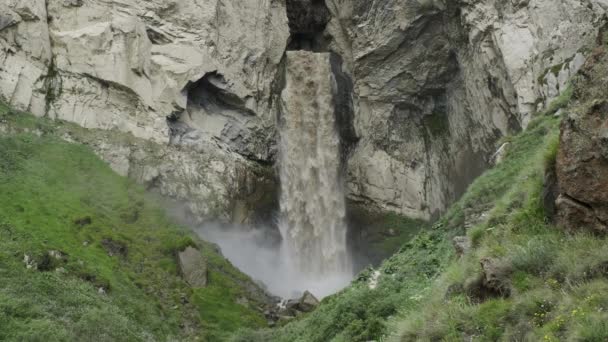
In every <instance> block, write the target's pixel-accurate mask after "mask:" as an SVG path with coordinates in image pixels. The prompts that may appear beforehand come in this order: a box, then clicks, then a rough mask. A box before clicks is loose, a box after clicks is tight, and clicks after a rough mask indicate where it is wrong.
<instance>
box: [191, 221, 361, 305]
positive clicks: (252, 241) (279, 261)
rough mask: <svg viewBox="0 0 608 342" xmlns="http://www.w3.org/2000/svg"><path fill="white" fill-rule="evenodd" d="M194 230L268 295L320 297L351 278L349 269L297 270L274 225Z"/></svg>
mask: <svg viewBox="0 0 608 342" xmlns="http://www.w3.org/2000/svg"><path fill="white" fill-rule="evenodd" d="M194 231H195V232H196V233H197V234H198V235H199V236H200V237H201V238H202V239H203V240H206V241H209V242H213V243H215V244H217V245H218V246H219V247H220V249H221V251H222V254H223V255H224V257H226V258H227V259H228V260H230V262H232V264H233V265H234V266H236V267H237V268H239V269H240V270H241V271H242V272H244V273H246V274H247V275H249V276H250V277H251V278H252V279H253V280H254V281H256V282H257V283H258V284H260V285H261V286H262V287H264V288H265V289H266V290H267V291H268V292H269V293H270V294H272V295H276V296H280V297H282V298H296V297H299V296H301V295H302V293H303V292H304V291H310V292H311V293H312V294H314V295H315V296H316V297H317V298H319V299H321V298H323V297H325V296H328V295H330V294H333V293H336V292H338V291H339V290H341V289H342V288H344V287H346V286H347V285H348V284H349V283H350V281H351V280H352V278H353V272H352V270H351V271H350V272H343V273H336V274H329V275H328V274H324V275H323V276H315V275H310V274H303V273H300V272H298V271H297V269H296V268H295V267H293V266H292V265H293V263H292V261H291V260H290V259H289V257H288V255H289V253H286V251H285V250H284V248H283V243H282V240H281V237H280V235H279V233H278V231H276V229H274V228H270V227H250V226H243V225H225V224H215V223H206V224H203V225H200V226H198V227H197V228H195V229H194ZM275 231H276V232H275Z"/></svg>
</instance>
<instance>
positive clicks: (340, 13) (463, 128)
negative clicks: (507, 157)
mask: <svg viewBox="0 0 608 342" xmlns="http://www.w3.org/2000/svg"><path fill="white" fill-rule="evenodd" d="M327 3H328V7H329V9H330V10H331V12H332V21H331V22H330V24H329V25H328V28H327V32H328V33H329V34H331V35H332V36H333V37H334V41H333V42H332V49H334V50H336V51H340V53H341V54H342V56H343V57H344V59H345V65H347V66H348V67H349V68H350V72H351V74H352V77H353V80H354V90H355V93H356V95H357V96H356V99H357V100H358V101H357V102H358V105H357V112H356V113H357V114H356V119H355V128H356V131H357V133H358V134H359V136H360V138H361V140H360V142H359V144H358V147H357V149H356V150H355V151H354V153H353V155H352V158H351V160H350V163H349V187H350V195H349V197H350V199H351V200H353V201H356V202H361V203H364V204H366V205H374V206H377V207H379V208H380V209H382V210H389V211H394V212H398V213H401V214H405V215H407V216H411V217H419V218H427V219H428V218H431V217H434V216H436V214H437V213H439V212H441V211H443V210H444V209H445V208H446V206H447V205H449V204H450V203H451V202H452V201H453V200H454V199H455V198H457V197H458V196H459V195H460V194H462V193H463V192H464V190H465V189H466V187H467V186H468V184H469V183H470V182H471V181H472V180H473V179H474V178H475V177H476V176H477V175H479V174H480V173H481V172H482V171H483V170H484V169H486V168H487V167H488V166H489V165H490V164H491V163H492V162H493V161H492V160H491V159H492V158H491V156H492V154H493V153H494V152H495V151H496V150H497V148H498V146H496V145H495V142H496V141H497V139H498V138H499V137H500V136H503V135H506V134H509V133H511V132H514V131H517V130H519V129H521V128H523V127H526V126H527V124H528V122H529V120H530V117H531V115H532V114H533V113H534V112H535V111H536V110H538V109H542V107H543V106H544V105H546V104H547V103H549V102H550V101H551V100H552V98H554V97H556V96H557V95H559V93H560V92H562V91H564V90H565V88H566V84H567V80H568V79H569V77H570V76H571V75H572V74H573V73H574V72H576V70H577V69H578V68H580V66H581V64H582V63H581V61H582V60H583V59H584V58H583V55H584V53H585V51H586V50H585V47H587V46H589V45H590V44H591V43H592V42H593V40H594V37H595V32H596V31H597V27H598V26H599V24H600V23H601V19H602V16H603V14H604V13H605V12H606V10H607V9H608V6H607V5H608V4H607V3H606V2H605V1H603V0H602V1H597V0H596V1H589V2H586V3H581V2H579V1H571V0H560V1H553V0H551V1H548V0H531V1H511V2H505V1H494V0H466V1H465V0H460V1H435V0H428V1H419V0H408V1H396V0H393V1H388V2H387V1H357V0H330V1H327ZM554 78H555V79H556V80H557V82H556V81H554Z"/></svg>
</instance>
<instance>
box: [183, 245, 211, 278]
mask: <svg viewBox="0 0 608 342" xmlns="http://www.w3.org/2000/svg"><path fill="white" fill-rule="evenodd" d="M177 259H178V264H179V270H180V273H181V275H182V277H183V278H184V280H185V281H186V282H187V283H188V285H190V286H191V287H205V286H207V260H205V258H204V257H203V255H202V254H201V252H200V251H199V250H198V249H196V248H193V247H188V248H186V249H185V250H184V251H182V252H179V253H178V254H177Z"/></svg>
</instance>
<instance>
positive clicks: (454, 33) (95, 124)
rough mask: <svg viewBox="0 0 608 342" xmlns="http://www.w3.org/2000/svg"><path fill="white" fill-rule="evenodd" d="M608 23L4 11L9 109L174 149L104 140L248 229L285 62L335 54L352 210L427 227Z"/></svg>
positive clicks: (169, 1)
mask: <svg viewBox="0 0 608 342" xmlns="http://www.w3.org/2000/svg"><path fill="white" fill-rule="evenodd" d="M290 6H292V8H291V12H290ZM307 6H308V7H307ZM302 8H304V9H308V10H306V11H301V9H302ZM297 9H300V11H299V12H302V13H306V15H305V16H294V13H295V12H294V11H296V10H297ZM607 10H608V0H587V1H582V0H510V1H502V0H457V1H447V0H445V1H442V0H383V1H380V0H326V1H325V6H323V3H322V1H320V0H289V1H284V0H240V1H233V0H184V1H178V0H151V1H145V0H86V1H84V0H46V1H45V0H7V1H3V2H2V3H1V4H0V61H1V63H0V65H1V67H0V97H2V98H3V99H4V100H6V101H8V102H10V103H11V104H12V105H13V106H15V107H17V108H19V109H27V110H29V111H32V112H33V113H35V114H36V115H40V116H43V115H46V116H49V117H52V118H59V119H63V120H67V121H72V122H75V123H77V124H79V125H81V126H83V127H86V128H99V129H103V130H109V131H120V132H128V133H131V134H132V135H133V136H135V137H136V138H137V139H136V140H137V141H148V142H149V143H150V144H156V146H157V147H158V148H159V149H160V150H162V151H164V152H163V153H161V154H158V153H150V152H146V151H147V150H146V149H145V148H143V147H142V146H141V144H139V143H137V144H136V143H133V144H125V143H121V144H118V145H117V144H116V143H115V142H113V141H112V138H111V136H112V135H111V134H108V135H107V137H106V138H104V139H105V140H99V141H97V143H96V145H98V146H102V147H103V148H101V147H100V148H99V150H100V154H101V155H102V156H104V157H105V158H106V159H107V160H108V161H110V162H111V164H112V165H114V166H115V168H116V169H117V170H118V171H120V172H122V173H123V174H127V175H131V176H132V177H135V178H137V179H140V180H141V181H142V182H144V181H146V180H147V181H146V182H147V183H148V184H150V186H152V187H155V188H157V189H158V190H159V191H161V192H162V193H163V194H165V195H167V196H170V197H173V198H175V199H178V200H183V201H186V202H187V203H189V206H190V209H191V211H192V213H193V214H195V215H197V216H220V217H223V218H229V217H230V216H231V215H232V216H235V215H236V217H238V220H242V219H243V217H244V216H247V214H246V213H247V211H248V210H250V209H252V208H250V207H248V205H246V204H243V203H241V202H239V201H240V200H235V198H244V197H246V195H247V194H251V193H257V192H259V191H261V190H260V188H259V187H256V186H254V185H252V184H259V183H260V184H269V183H272V178H273V177H272V175H270V176H263V177H261V176H260V172H259V169H260V167H262V168H264V167H266V170H267V171H268V170H269V167H267V166H268V165H271V164H272V163H274V161H275V153H276V146H275V144H276V133H275V121H276V116H277V112H278V108H277V95H278V94H279V93H280V91H281V86H282V81H281V80H280V75H281V74H282V73H281V71H280V69H281V65H282V63H281V61H282V58H283V56H284V54H285V51H286V49H312V50H322V51H331V52H334V53H336V54H337V55H339V56H340V57H341V58H336V60H340V59H341V60H342V61H341V63H339V62H336V63H334V69H335V70H334V74H335V75H337V76H336V80H337V81H339V82H342V83H344V84H347V85H349V87H342V88H343V89H351V90H352V93H351V94H349V93H344V94H342V97H349V99H348V100H349V101H342V105H341V104H338V105H337V107H336V108H341V109H339V110H337V113H340V114H339V116H340V117H339V118H338V122H339V123H340V126H341V127H340V129H341V132H340V133H341V135H342V137H343V139H345V140H347V141H348V143H349V146H348V148H345V149H344V151H345V154H347V157H348V185H349V189H350V190H349V198H350V199H351V200H352V201H356V202H361V203H364V204H366V205H371V206H375V207H377V208H379V209H381V210H388V211H394V212H397V213H401V214H405V215H408V216H412V217H419V218H431V217H432V216H433V215H435V214H437V213H439V212H441V211H442V210H444V209H445V208H446V207H447V205H448V204H449V203H451V202H452V201H453V200H454V199H455V198H456V197H457V196H459V195H460V194H461V193H462V192H463V191H464V189H465V188H466V186H467V185H468V184H469V183H470V182H471V181H472V180H473V179H474V177H476V176H477V175H478V174H479V173H481V172H482V171H483V170H484V169H485V168H486V167H487V166H488V165H489V164H490V163H491V156H492V154H493V153H494V151H495V150H496V148H497V146H495V141H496V140H497V139H498V138H499V137H500V136H502V135H504V134H507V133H509V132H510V131H515V130H519V129H521V128H524V127H525V126H526V125H527V123H528V122H529V120H530V116H531V115H532V113H534V112H535V111H536V110H537V109H539V108H541V107H542V106H544V105H546V104H547V103H548V102H549V101H550V100H551V98H553V97H555V96H557V95H558V94H559V93H560V92H561V91H563V90H564V88H565V87H566V83H567V80H568V79H569V77H570V76H571V75H572V74H573V73H574V72H575V71H576V70H577V69H578V68H580V66H581V64H582V61H583V56H584V55H585V54H586V50H585V47H586V46H587V45H588V44H589V43H590V42H591V41H592V40H593V39H594V37H595V36H596V31H597V27H598V26H599V24H600V22H601V20H602V16H604V15H605V13H606V11H607ZM303 18H312V19H311V20H309V21H306V20H301V19H303ZM296 19H297V20H296ZM289 20H291V22H290V21H289ZM290 23H291V27H290V25H289V24H290ZM290 28H291V30H290ZM290 34H291V39H290ZM351 100H352V101H351ZM344 104H348V105H344ZM353 104H354V105H353ZM138 139H143V140H138ZM155 150H158V149H155ZM201 160H204V162H201ZM142 165H145V168H144V167H142ZM137 170H139V171H137ZM252 170H256V171H252ZM144 173H145V175H144ZM239 184H248V185H247V186H240V185H239ZM234 189H241V190H234ZM209 203H214V204H213V205H211V204H209ZM243 213H245V214H243Z"/></svg>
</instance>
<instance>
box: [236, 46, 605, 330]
mask: <svg viewBox="0 0 608 342" xmlns="http://www.w3.org/2000/svg"><path fill="white" fill-rule="evenodd" d="M606 56H607V54H606V48H605V47H603V48H598V49H596V50H595V51H594V53H593V57H591V58H590V59H589V61H588V62H587V64H585V66H584V69H583V72H582V74H581V75H579V76H577V77H576V78H575V79H574V81H573V84H572V86H571V87H572V88H571V89H570V90H569V91H566V92H564V95H562V96H561V97H560V98H558V99H556V100H555V101H554V102H553V103H552V104H551V105H550V106H549V108H548V109H547V110H546V111H545V112H542V113H539V114H537V115H536V117H535V118H534V119H533V121H532V122H531V123H530V125H529V127H528V129H527V130H526V131H525V132H523V133H521V134H519V135H516V136H513V137H508V138H505V139H503V140H504V141H503V142H505V143H508V145H506V152H505V155H504V159H503V160H502V162H500V163H499V164H498V165H497V166H495V167H494V168H493V169H491V170H489V171H487V172H485V173H484V174H483V175H482V176H481V177H479V178H478V179H477V180H476V181H475V182H474V183H473V184H472V185H471V186H470V187H469V189H468V190H467V192H466V194H465V195H464V197H463V198H462V199H461V200H460V201H458V202H457V203H456V204H455V205H453V206H452V207H451V208H450V210H449V211H448V213H447V214H446V215H444V217H443V218H442V219H441V220H439V222H438V223H437V224H435V225H434V227H433V228H432V229H431V230H429V231H424V232H422V233H420V234H419V235H418V236H417V237H416V238H414V239H413V240H412V241H411V242H410V243H408V244H406V245H405V246H403V247H402V249H401V250H400V252H399V253H397V254H396V255H394V256H393V257H391V258H390V259H389V260H387V261H386V262H385V263H384V264H383V265H382V266H381V267H380V268H379V269H378V270H371V269H370V270H367V271H365V272H363V273H361V274H360V275H359V277H358V279H357V280H355V281H354V282H353V284H352V286H351V287H349V288H347V289H345V290H344V291H342V292H341V293H339V294H336V295H334V296H332V297H329V298H326V299H325V300H324V301H323V302H322V305H321V306H320V308H318V309H317V310H316V311H315V312H313V313H311V314H309V315H308V316H303V317H300V318H299V319H297V320H296V321H294V322H291V323H288V324H286V325H285V326H283V327H282V328H280V329H277V330H266V331H258V332H245V333H243V334H242V335H241V336H240V337H237V338H235V340H236V341H252V340H254V341H369V340H394V341H440V340H441V341H462V340H467V341H469V340H472V341H497V340H500V341H542V340H544V341H562V340H565V341H606V340H607V339H608V324H607V323H606V322H608V316H607V315H608V312H607V309H608V296H606V291H607V290H608V278H607V273H606V264H607V263H608V248H607V246H608V243H607V242H608V241H607V240H606V237H605V236H603V235H594V234H592V233H589V232H587V231H585V230H580V229H579V230H576V231H575V232H574V233H568V232H566V231H565V230H564V229H562V227H556V226H555V225H553V224H551V223H550V222H551V220H550V218H548V214H549V213H548V212H547V211H546V209H545V207H544V204H545V203H546V201H544V198H545V197H544V195H546V190H544V189H546V188H545V173H546V170H550V169H551V168H553V164H554V163H555V158H556V154H557V151H558V145H559V132H560V130H559V126H560V125H559V123H560V121H561V116H564V115H566V116H570V115H577V113H581V112H585V111H588V110H589V108H592V109H593V108H596V109H597V108H598V107H597V104H598V103H604V102H603V101H605V99H606V98H608V90H607V89H608V87H606V84H607V82H608V81H607V76H606V75H608V73H607V72H606V70H607V67H608V58H607V57H606ZM602 108H603V107H602ZM556 113H557V114H561V116H556V115H555V114H556ZM579 115H580V114H579ZM601 115H604V117H605V113H604V114H601ZM568 120H570V118H568ZM589 191H594V190H593V189H589ZM566 228H567V227H566ZM456 251H458V252H456ZM252 336H253V337H252Z"/></svg>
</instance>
